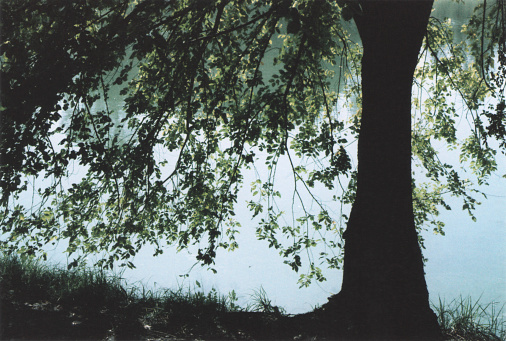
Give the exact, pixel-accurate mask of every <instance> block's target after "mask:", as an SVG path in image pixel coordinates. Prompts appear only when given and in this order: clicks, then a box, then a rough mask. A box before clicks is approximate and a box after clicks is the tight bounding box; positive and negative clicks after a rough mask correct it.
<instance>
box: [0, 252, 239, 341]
mask: <svg viewBox="0 0 506 341" xmlns="http://www.w3.org/2000/svg"><path fill="white" fill-rule="evenodd" d="M0 298H1V300H2V305H3V306H9V307H10V309H11V311H12V310H13V309H18V310H19V309H21V310H23V313H21V314H17V315H19V316H18V317H16V316H15V315H16V314H11V316H7V317H4V318H3V319H2V321H0V322H1V323H2V326H1V328H0V331H2V330H3V332H4V333H6V335H4V336H11V337H14V338H17V337H16V336H19V335H21V334H19V333H23V334H22V336H23V338H26V337H27V336H26V331H25V330H23V324H26V325H28V324H29V323H28V322H29V321H23V319H24V317H26V318H27V319H28V315H31V314H28V315H27V313H31V311H29V308H27V307H33V309H32V310H45V311H46V313H47V314H50V313H54V312H55V311H58V312H61V314H60V315H59V316H55V318H56V317H58V318H59V323H60V324H61V323H65V322H66V321H65V318H63V317H62V316H61V315H63V314H66V315H67V316H69V315H71V316H75V317H73V318H72V320H74V321H67V322H69V323H74V324H77V325H81V324H85V323H88V324H90V323H95V324H100V325H101V326H97V325H89V326H88V330H89V329H90V328H94V329H97V328H99V327H100V328H102V331H101V332H103V333H106V332H111V330H112V332H113V333H116V332H124V333H130V334H135V333H137V334H139V333H143V332H146V331H149V329H151V327H152V326H159V327H160V328H158V329H163V330H164V331H166V332H170V333H171V334H172V335H181V336H188V335H201V334H204V333H205V334H206V335H217V336H219V335H220V334H219V331H214V330H213V328H214V327H213V322H214V319H215V318H216V316H219V315H220V314H223V313H226V312H231V311H238V310H241V309H240V307H238V306H237V305H236V304H235V302H236V301H237V297H236V296H235V293H233V294H229V295H228V296H222V295H219V294H218V292H217V291H216V290H214V289H213V290H211V291H209V292H207V293H205V292H204V291H203V290H198V289H197V288H193V290H190V289H189V288H188V289H184V288H183V287H180V288H177V289H159V290H156V291H153V290H150V289H147V288H146V287H145V286H143V285H137V286H127V284H126V282H125V281H124V280H123V279H122V278H121V277H120V276H119V275H116V274H113V273H111V272H107V271H103V270H92V269H89V268H79V269H74V270H67V269H64V268H62V267H58V266H55V265H47V264H45V263H41V262H37V261H33V260H22V259H20V258H18V257H7V256H5V257H2V256H0ZM11 311H9V313H11ZM0 313H1V312H0ZM47 314H46V315H47ZM3 315H4V316H6V314H3ZM22 315H24V316H22ZM53 315H54V314H53ZM16 318H17V319H19V320H20V321H14V320H15V319H16ZM33 318H39V316H35V317H33ZM169 322H170V323H169ZM39 327H44V326H39ZM16 328H17V329H16ZM52 328H56V327H54V326H53V327H52ZM100 328H99V329H100ZM133 329H136V330H133ZM114 330H116V332H114ZM84 332H86V330H84ZM9 333H10V334H9ZM58 333H59V332H58V331H53V332H52V333H51V334H50V335H57V334H58ZM61 333H67V334H65V335H67V336H68V335H70V334H68V331H67V330H62V331H61ZM0 336H1V335H0ZM29 336H30V335H28V337H29ZM71 336H74V334H71ZM20 338H21V337H20Z"/></svg>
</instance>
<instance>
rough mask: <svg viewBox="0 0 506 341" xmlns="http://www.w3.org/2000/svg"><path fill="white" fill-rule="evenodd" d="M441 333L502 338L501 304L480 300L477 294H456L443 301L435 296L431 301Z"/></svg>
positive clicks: (505, 325) (474, 339)
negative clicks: (436, 300) (471, 296)
mask: <svg viewBox="0 0 506 341" xmlns="http://www.w3.org/2000/svg"><path fill="white" fill-rule="evenodd" d="M432 306H433V309H434V310H435V312H436V314H437V315H438V322H439V325H440V326H441V329H442V331H443V334H444V335H445V336H446V338H448V339H451V340H466V341H482V340H483V341H493V340H506V321H505V320H504V304H503V305H502V306H499V305H498V303H495V302H493V303H488V304H482V303H481V302H480V298H478V299H477V300H472V299H471V298H470V297H467V298H464V297H462V296H461V297H459V298H457V299H454V300H452V301H450V302H449V303H447V302H446V301H445V300H444V299H441V298H439V301H438V302H437V303H436V304H434V303H433V304H432Z"/></svg>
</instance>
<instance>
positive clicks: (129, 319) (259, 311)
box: [0, 257, 506, 340]
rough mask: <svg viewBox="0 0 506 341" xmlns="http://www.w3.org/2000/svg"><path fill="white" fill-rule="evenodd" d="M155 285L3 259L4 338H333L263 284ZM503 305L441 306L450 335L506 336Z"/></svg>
mask: <svg viewBox="0 0 506 341" xmlns="http://www.w3.org/2000/svg"><path fill="white" fill-rule="evenodd" d="M199 286H200V283H198V282H197V283H195V285H194V287H193V288H177V289H160V290H157V291H156V292H155V291H151V290H147V289H146V288H144V287H142V286H130V285H128V284H127V283H126V282H125V281H124V280H123V279H122V278H121V277H120V276H119V275H115V274H111V273H108V272H106V271H98V270H92V269H89V268H83V269H77V270H67V269H64V268H62V267H59V266H57V265H47V264H45V263H38V262H33V261H21V260H20V259H19V258H15V257H1V258H0V298H1V308H0V322H1V325H0V339H2V340H13V339H14V340H18V339H19V340H70V339H72V340H76V339H87V340H195V339H199V340H211V339H214V340H223V339H228V340H267V339H271V340H281V339H285V340H328V339H331V338H330V336H329V335H331V334H330V331H329V330H328V329H329V327H328V326H325V325H324V324H323V325H322V324H321V323H318V321H316V320H315V317H314V314H311V313H308V314H302V315H289V314H286V313H285V312H284V310H283V309H282V308H280V307H276V306H274V305H272V303H271V301H270V299H269V298H268V297H267V295H266V294H265V291H263V289H261V288H260V289H259V290H258V291H256V292H255V293H254V294H253V295H252V296H251V299H250V303H248V305H247V306H246V307H240V306H238V305H237V296H236V294H235V292H233V291H232V292H231V293H229V294H227V295H222V294H220V293H218V292H217V291H216V290H211V291H208V292H204V291H203V290H202V289H201V288H200V287H199ZM500 308H501V307H497V306H495V305H491V304H486V305H483V304H480V302H479V301H478V302H475V301H473V300H471V299H463V298H460V299H457V300H455V301H452V302H450V303H449V304H447V303H445V302H443V301H440V302H438V303H437V304H435V305H434V310H435V311H436V313H437V314H438V316H439V321H440V324H441V327H442V331H443V333H444V334H445V338H446V339H447V340H504V339H505V337H506V325H505V321H504V320H503V319H502V316H503V315H502V311H501V309H500Z"/></svg>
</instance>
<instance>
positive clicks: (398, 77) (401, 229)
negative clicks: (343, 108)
mask: <svg viewBox="0 0 506 341" xmlns="http://www.w3.org/2000/svg"><path fill="white" fill-rule="evenodd" d="M361 6H362V13H360V14H355V18H354V19H355V22H356V24H357V27H358V30H359V33H360V37H361V39H362V44H363V48H364V55H363V58H362V101H363V103H362V105H363V107H362V119H361V127H360V136H359V142H358V182H357V184H358V187H357V195H356V199H355V203H354V205H353V208H352V211H351V215H350V219H349V222H348V227H347V230H346V232H345V240H346V246H345V256H344V278H343V284H342V289H341V292H340V293H339V294H338V295H336V296H335V297H334V298H332V299H331V302H329V306H339V308H338V309H339V310H340V311H342V315H341V316H340V319H341V321H339V322H338V323H340V324H341V323H342V322H344V321H346V323H345V324H346V325H347V328H348V329H347V333H348V336H350V337H351V338H359V339H374V340H377V339H388V340H390V339H417V338H418V339H431V340H432V339H437V338H438V336H439V327H438V324H437V319H436V316H435V314H434V313H433V312H432V310H431V309H430V306H429V297H428V291H427V285H426V283H425V278H424V270H423V261H422V254H421V251H420V247H419V245H418V239H417V234H416V230H415V225H414V217H413V205H412V196H411V195H412V190H411V86H412V82H413V73H414V70H415V67H416V63H417V58H418V54H419V51H420V48H421V44H422V40H423V37H424V35H425V32H426V27H427V21H428V18H429V15H430V11H431V8H432V1H402V2H394V1H364V2H363V3H361ZM343 319H344V321H343Z"/></svg>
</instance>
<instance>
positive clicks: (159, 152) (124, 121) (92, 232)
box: [0, 0, 505, 338]
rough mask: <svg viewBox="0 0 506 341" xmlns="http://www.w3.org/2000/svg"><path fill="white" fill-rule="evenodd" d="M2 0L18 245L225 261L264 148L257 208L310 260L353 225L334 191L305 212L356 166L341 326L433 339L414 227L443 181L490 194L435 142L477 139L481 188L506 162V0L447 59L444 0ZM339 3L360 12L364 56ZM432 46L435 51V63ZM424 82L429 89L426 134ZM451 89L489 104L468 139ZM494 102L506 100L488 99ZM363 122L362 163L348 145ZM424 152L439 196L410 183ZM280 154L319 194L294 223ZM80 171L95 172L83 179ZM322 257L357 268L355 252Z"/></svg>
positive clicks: (467, 204) (264, 231)
mask: <svg viewBox="0 0 506 341" xmlns="http://www.w3.org/2000/svg"><path fill="white" fill-rule="evenodd" d="M1 6H2V15H3V19H2V32H3V37H2V97H1V100H2V108H1V109H2V116H1V117H0V120H1V123H2V125H1V127H2V132H1V136H0V141H1V144H0V148H1V156H2V172H1V178H0V181H1V183H2V207H3V212H2V226H3V233H4V234H5V235H6V238H5V239H3V240H2V248H3V249H4V250H7V251H9V250H10V251H16V252H18V253H21V254H24V255H34V254H37V253H41V254H42V256H44V251H43V246H44V245H46V244H50V243H55V242H57V241H58V240H68V243H69V246H68V248H67V251H68V252H69V253H70V254H75V255H76V258H75V261H74V262H73V263H72V264H71V265H72V266H74V265H77V264H78V263H79V262H81V261H82V260H83V259H84V258H83V257H82V256H83V255H85V254H87V253H98V252H105V253H104V254H103V257H102V259H100V261H99V262H98V265H100V266H110V267H112V266H113V264H114V263H115V262H116V261H119V260H124V262H125V264H126V265H128V266H133V264H132V263H131V262H130V261H129V258H130V257H131V256H133V255H135V254H136V253H137V252H138V251H139V249H140V248H141V247H142V246H143V245H145V244H153V245H155V247H156V252H155V255H156V254H159V253H162V252H163V245H164V243H168V244H176V245H178V247H179V248H181V249H182V248H186V247H189V246H191V245H193V244H197V243H198V254H197V259H198V260H199V261H201V262H202V263H203V264H205V265H212V264H213V262H214V259H215V257H216V250H217V249H218V248H225V249H230V250H233V249H234V248H236V247H237V246H238V245H237V243H236V241H235V237H234V235H235V233H237V231H238V229H239V228H240V226H239V224H238V223H237V221H235V220H234V219H233V218H234V217H233V216H234V204H235V202H236V201H237V197H238V192H239V189H240V187H241V185H242V181H243V175H242V173H241V170H244V169H246V170H247V169H248V168H252V167H255V165H256V164H258V163H262V161H263V162H264V163H265V164H266V167H267V174H268V176H267V179H266V180H262V179H259V180H257V181H255V182H254V183H253V184H252V199H251V200H250V201H249V204H248V205H249V207H250V209H251V211H252V213H253V216H257V215H258V216H259V217H262V216H263V218H261V219H260V221H259V224H258V228H257V236H258V238H259V239H265V240H266V241H267V242H268V243H269V245H270V246H272V247H275V248H277V249H279V251H280V254H282V255H283V256H284V257H285V258H286V263H287V264H289V265H290V266H291V267H292V268H293V269H294V270H296V271H298V270H299V269H301V268H302V260H301V255H302V254H303V252H304V251H305V250H307V249H309V248H311V247H313V246H315V245H317V244H318V242H320V243H327V244H328V245H329V246H331V250H332V251H331V252H333V250H341V249H342V247H341V246H342V240H341V234H342V231H343V229H342V227H340V226H338V225H337V223H336V221H339V220H340V219H341V217H333V216H332V215H331V214H330V213H329V211H328V210H327V209H326V208H325V207H324V206H323V205H322V204H321V203H319V204H320V207H321V210H320V212H318V213H317V214H315V212H312V211H310V210H306V209H305V206H304V195H303V194H302V191H306V193H308V195H309V196H311V197H312V198H313V199H315V200H317V197H316V196H315V195H314V191H313V188H316V189H317V190H319V189H320V188H324V187H327V188H328V189H329V190H332V189H334V187H335V185H336V183H337V182H338V181H339V180H340V179H341V178H343V177H349V179H350V184H349V187H348V189H347V190H345V191H344V192H343V193H342V194H341V195H340V197H339V198H337V196H336V200H338V201H341V202H347V201H349V202H351V201H353V202H354V204H353V209H352V211H351V214H350V219H349V221H348V227H347V230H346V233H345V234H344V236H342V237H343V238H344V239H345V242H346V248H345V253H344V281H343V286H342V291H341V293H340V294H339V295H338V296H336V297H335V298H333V299H331V301H330V303H329V305H328V306H327V307H326V308H325V311H326V312H328V315H329V316H332V320H333V321H337V320H340V321H341V322H340V323H338V322H335V323H336V326H337V325H343V324H342V321H343V320H345V321H346V323H345V324H344V325H345V326H346V328H347V330H346V333H348V334H349V336H351V337H371V336H375V337H384V338H406V337H414V336H419V337H432V336H434V335H437V321H436V319H435V316H434V314H433V313H432V311H431V310H430V307H429V304H428V294H427V288H426V284H425V280H424V274H423V261H422V254H421V251H420V248H419V243H421V242H422V241H421V240H420V237H419V236H417V233H416V232H417V228H418V229H420V228H422V226H423V224H424V223H425V222H427V221H429V220H430V219H431V218H429V215H430V213H432V212H434V210H435V209H434V208H433V207H434V206H435V205H441V206H443V207H446V206H447V205H446V203H445V201H444V199H443V192H444V191H445V190H446V191H448V192H449V193H451V194H455V195H459V196H460V197H462V198H463V200H464V207H463V208H464V209H467V210H469V212H470V213H471V212H472V209H473V207H474V205H475V204H476V199H475V198H474V197H472V196H471V194H472V191H473V188H472V186H471V185H470V184H469V183H467V182H466V181H465V180H463V179H461V178H460V177H459V174H458V172H457V171H456V170H455V169H453V167H452V166H450V165H448V164H445V163H442V162H440V161H439V159H438V156H437V153H435V151H434V148H433V146H432V144H431V143H432V142H433V141H431V140H437V139H440V140H444V141H446V142H447V143H448V144H451V145H453V146H455V148H461V150H462V154H461V158H462V159H463V161H465V160H469V161H470V164H471V165H472V167H474V168H473V170H474V171H475V172H476V174H477V180H478V181H479V182H480V181H486V178H487V176H488V175H489V174H490V173H491V172H493V171H495V169H496V164H495V161H494V157H495V153H496V151H495V148H493V147H491V146H490V145H489V140H490V138H495V139H497V140H498V141H499V145H498V146H497V149H500V150H502V151H503V152H504V149H505V144H504V136H505V134H504V131H505V130H504V125H505V118H504V84H505V82H504V74H505V70H504V68H505V66H504V65H505V61H504V51H505V49H504V30H503V28H504V4H502V3H501V2H497V3H494V4H493V5H492V7H493V8H492V9H490V8H489V9H487V5H486V2H485V3H483V5H482V7H481V9H480V8H478V9H477V11H476V12H475V15H474V16H473V18H472V20H471V21H470V23H469V25H468V26H467V28H466V29H467V33H468V34H469V37H470V39H469V40H468V41H466V42H463V43H462V44H459V45H458V46H456V47H455V46H454V48H452V50H451V51H450V52H451V53H452V56H451V57H447V56H446V55H445V53H447V52H448V51H447V49H445V45H449V44H453V41H452V39H451V36H450V33H451V31H450V30H449V29H448V27H447V26H446V25H445V23H444V22H438V21H437V20H433V21H431V20H430V19H429V15H430V10H431V7H432V3H431V2H428V1H420V2H409V3H407V2H367V1H364V2H354V1H350V2H339V1H338V2H336V3H334V2H331V1H329V2H326V1H305V2H294V1H289V0H280V1H272V2H270V1H265V2H256V1H244V2H240V3H236V2H231V1H215V2H202V1H177V2H166V1H161V0H160V1H158V0H153V1H142V2H140V3H138V4H137V3H135V2H130V1H126V0H124V1H121V0H109V1H93V0H90V1H87V2H79V3H73V2H67V1H63V0H61V1H51V2H40V1H27V2H23V3H19V2H17V1H5V2H2V5H1ZM341 15H342V16H343V18H345V19H351V17H353V19H354V21H355V23H356V25H357V28H358V32H359V34H360V38H361V40H362V46H363V55H362V48H361V47H360V46H358V45H357V44H353V42H352V39H350V35H349V34H350V33H349V32H347V30H346V29H345V28H344V27H343V23H342V21H341V19H340V18H341ZM426 32H428V34H427V35H426ZM424 37H425V40H423V39H424ZM48 42H52V43H51V44H48ZM421 48H422V54H420V49H421ZM466 54H470V55H471V56H472V57H473V58H474V60H475V63H469V61H468V60H467V59H466ZM424 55H425V58H426V59H427V58H428V59H431V60H432V63H431V62H426V63H422V59H421V58H420V56H424ZM496 56H499V58H498V60H499V61H500V63H501V64H500V66H499V67H497V68H495V66H494V61H495V60H496V59H497V58H496ZM360 61H361V62H360ZM489 75H490V76H489ZM414 76H415V77H414ZM414 79H415V81H416V82H420V83H419V85H420V88H424V87H428V88H429V89H432V91H431V94H432V96H430V98H429V99H428V100H427V101H426V102H425V103H424V105H423V108H424V110H423V112H422V114H421V115H420V118H417V119H416V120H414V122H413V126H414V129H413V131H411V126H412V124H411V112H412V111H411V87H412V84H413V80H414ZM336 80H337V84H336V83H335V82H336ZM424 82H425V83H424ZM114 86H116V87H121V90H120V91H119V95H120V96H123V98H124V107H123V109H122V110H121V111H119V110H118V109H114V108H112V107H111V106H109V102H110V101H109V99H110V97H111V96H113V95H114V91H115V90H116V89H115V88H114ZM448 88H449V89H450V90H447V89H448ZM335 89H337V90H335ZM452 90H453V91H458V92H459V93H460V95H461V96H462V97H463V98H464V100H465V101H466V103H467V105H468V108H469V110H470V111H471V113H472V114H473V120H472V124H473V130H472V131H471V132H470V137H469V138H467V139H465V140H464V142H461V141H460V139H457V137H456V128H455V118H456V117H457V116H458V115H459V113H457V112H456V111H455V110H454V109H452V108H451V107H450V106H448V105H447V104H446V101H445V99H446V97H448V96H450V95H451V91H452ZM490 96H492V97H494V96H495V97H496V98H497V103H496V106H495V107H491V108H488V110H483V109H481V106H480V105H482V103H484V100H485V99H486V98H487V97H490ZM99 100H100V101H102V103H103V104H102V105H101V104H100V102H99ZM339 100H341V102H339ZM343 100H344V101H345V102H346V103H348V104H349V105H350V107H351V109H352V110H355V111H356V112H357V114H356V115H354V116H353V117H352V119H351V121H350V122H347V121H346V120H344V119H343V118H342V117H340V116H339V115H338V114H337V113H336V112H335V110H333V109H332V108H333V107H334V106H335V105H336V103H342V101H343ZM419 106H420V108H421V107H422V105H421V104H420V105H419ZM115 110H116V111H115ZM479 110H482V112H481V113H480V112H479ZM63 111H65V112H66V117H67V119H63V120H61V116H62V112H63ZM421 122H422V123H421ZM358 133H359V145H358V163H359V166H358V172H357V171H355V170H353V168H352V165H351V160H350V156H349V155H348V153H347V151H346V149H345V146H346V144H347V143H348V142H349V139H350V138H351V139H353V138H356V135H357V134H358ZM412 136H413V141H411V138H412ZM411 148H413V150H412V149H411ZM412 151H413V154H414V155H415V156H416V157H417V158H418V160H420V161H419V162H420V163H421V164H422V165H423V166H424V168H425V169H426V171H427V174H428V176H429V177H430V178H431V180H432V181H433V184H434V189H433V190H432V191H430V190H427V187H423V185H422V186H421V185H419V184H414V183H413V181H412V169H411V162H412ZM168 155H175V158H174V160H176V161H175V162H172V164H171V163H170V162H171V161H170V160H171V159H169V156H168ZM282 159H284V161H285V165H287V166H288V167H291V169H292V172H293V186H294V192H293V196H292V199H291V200H292V202H294V201H295V200H299V201H300V203H301V205H302V206H303V212H302V213H301V214H300V216H298V217H297V216H294V217H293V221H294V223H293V224H291V225H288V224H286V225H283V224H281V223H280V219H279V218H280V216H281V212H279V210H277V208H276V207H277V206H276V203H277V201H276V200H277V199H276V198H277V197H278V196H280V195H281V194H280V193H279V192H278V190H277V189H276V187H275V186H276V185H275V172H276V169H277V167H278V166H280V165H283V164H282V163H281V161H280V160H282ZM305 160H306V161H307V160H310V161H311V160H315V162H316V166H314V167H311V166H310V165H308V164H307V163H303V162H302V161H305ZM73 167H81V168H82V169H83V173H85V175H84V176H82V177H81V178H79V179H75V178H71V179H72V180H71V184H70V185H68V186H67V185H65V181H64V179H65V178H66V177H67V176H68V175H69V174H70V172H71V170H72V168H73ZM37 176H38V179H40V178H42V177H44V178H47V179H52V180H53V181H52V183H50V184H48V182H47V181H46V182H45V183H44V182H43V185H42V186H41V187H40V188H39V192H38V200H40V204H39V205H37V206H36V207H32V208H30V207H25V206H26V205H22V204H19V200H18V199H19V198H20V195H22V193H23V192H24V191H26V190H27V189H28V188H29V182H28V180H29V179H30V178H29V177H33V179H35V178H36V177H37ZM355 191H356V194H355ZM424 197H425V198H424ZM427 197H428V198H429V200H427ZM422 199H425V200H422ZM413 204H414V205H415V210H414V211H413ZM435 212H437V210H436V211H435ZM415 223H416V225H415ZM432 223H433V224H434V225H435V229H436V230H437V231H442V229H441V224H440V222H438V221H437V220H433V221H432ZM310 229H312V230H313V231H315V233H316V234H320V235H321V236H318V237H314V236H313V235H312V234H310V233H309V232H308V231H309V230H310ZM322 231H328V232H329V234H331V237H330V238H329V237H328V236H327V235H326V234H324V233H323V232H322ZM283 236H288V237H289V242H286V241H285V238H282V237H283ZM206 240H207V242H206ZM320 256H321V257H320V258H319V260H318V261H320V262H323V263H326V264H328V266H329V267H331V268H332V267H334V268H336V267H341V263H342V261H343V259H342V257H341V254H340V253H339V251H338V252H337V254H332V253H331V254H329V253H328V252H322V253H321V255H320ZM315 263H316V260H315V259H309V266H308V268H309V270H308V272H307V273H306V274H302V275H301V283H302V284H306V283H308V281H310V280H311V279H317V280H323V279H324V276H323V273H322V271H321V270H320V268H319V266H318V265H315Z"/></svg>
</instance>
